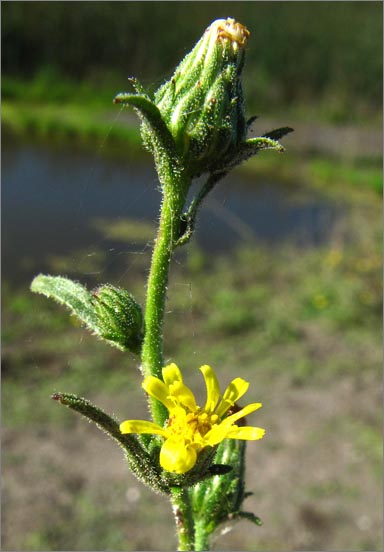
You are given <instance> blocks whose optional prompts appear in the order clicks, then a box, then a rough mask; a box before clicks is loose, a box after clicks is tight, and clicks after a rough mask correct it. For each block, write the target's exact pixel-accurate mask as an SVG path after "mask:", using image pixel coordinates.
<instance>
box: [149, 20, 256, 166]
mask: <svg viewBox="0 0 384 552" xmlns="http://www.w3.org/2000/svg"><path fill="white" fill-rule="evenodd" d="M249 34H250V33H249V31H248V30H247V29H246V28H245V27H244V26H243V25H241V24H240V23H237V22H236V21H235V20H234V19H230V18H229V19H217V20H216V21H214V22H213V23H212V24H211V25H210V26H209V27H208V28H207V30H206V31H205V33H204V35H203V36H202V38H201V39H200V40H199V42H198V43H197V44H196V46H195V47H194V48H193V50H192V51H191V52H190V53H189V54H188V55H187V56H186V57H185V58H184V59H183V61H182V62H181V63H180V65H179V66H178V67H177V69H176V71H175V73H174V75H173V76H172V78H171V79H170V80H169V81H168V82H166V83H165V84H164V85H163V86H161V87H160V88H159V90H157V92H156V93H155V102H154V103H155V104H156V105H157V107H158V109H159V111H160V113H161V115H162V118H163V120H164V121H165V123H166V125H167V127H168V129H169V130H170V132H171V134H172V136H173V138H174V140H175V142H176V146H177V149H178V151H179V154H180V155H181V156H182V157H183V159H184V160H185V162H186V164H187V165H188V166H189V167H190V168H191V173H192V176H198V175H199V174H202V173H204V172H214V171H215V170H216V169H217V167H221V166H222V165H223V162H224V164H225V162H226V161H227V160H228V161H231V159H232V158H233V157H234V156H235V155H236V154H237V151H238V148H239V146H240V144H241V143H242V142H243V140H244V139H245V136H246V130H247V125H246V120H245V115H244V106H243V91H242V85H241V81H240V77H241V71H242V69H243V65H244V47H245V44H246V41H247V39H248V37H249ZM143 130H144V139H145V141H146V144H147V146H148V147H150V144H149V143H148V139H149V136H146V132H145V129H143Z"/></svg>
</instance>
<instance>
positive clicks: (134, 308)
mask: <svg viewBox="0 0 384 552" xmlns="http://www.w3.org/2000/svg"><path fill="white" fill-rule="evenodd" d="M92 305H93V308H94V311H95V314H96V316H97V319H98V323H99V324H98V330H99V332H100V335H101V337H102V338H103V339H106V340H107V341H111V342H113V343H114V344H115V345H117V346H118V347H119V348H120V349H122V350H126V349H129V350H130V351H132V352H138V351H139V349H140V346H141V342H142V339H143V313H142V310H141V307H140V305H139V304H138V303H137V302H136V301H135V299H134V298H133V297H132V295H131V294H130V293H128V291H126V290H125V289H122V288H117V287H114V286H112V285H110V284H105V285H102V286H100V287H98V288H96V289H94V290H93V291H92Z"/></svg>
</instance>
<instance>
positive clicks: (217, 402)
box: [120, 364, 265, 473]
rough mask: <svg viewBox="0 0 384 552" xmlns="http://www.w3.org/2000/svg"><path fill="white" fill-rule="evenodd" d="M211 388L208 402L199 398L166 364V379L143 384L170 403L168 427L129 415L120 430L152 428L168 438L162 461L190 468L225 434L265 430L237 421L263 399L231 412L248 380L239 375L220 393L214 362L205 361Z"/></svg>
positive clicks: (253, 435) (255, 434)
mask: <svg viewBox="0 0 384 552" xmlns="http://www.w3.org/2000/svg"><path fill="white" fill-rule="evenodd" d="M200 371H201V372H202V374H203V376H204V380H205V385H206V388H207V401H206V403H205V406H204V408H202V407H200V406H198V405H197V404H196V400H195V397H194V394H193V392H192V391H191V390H190V389H189V387H187V386H186V385H185V384H184V383H183V378H182V375H181V372H180V370H179V368H178V367H177V366H176V364H169V365H168V366H166V367H165V368H163V371H162V373H163V379H164V381H161V380H160V379H158V378H155V377H154V376H148V377H147V378H145V380H144V382H143V388H144V390H145V391H146V392H147V393H148V394H149V395H151V396H152V397H154V398H155V399H157V400H158V401H160V402H161V403H163V404H164V406H166V408H167V409H168V411H169V418H168V421H167V423H166V425H165V427H161V426H159V425H158V424H155V423H153V422H147V421H145V420H126V421H125V422H123V423H122V424H120V431H121V433H151V434H154V435H161V436H162V437H164V439H165V441H164V443H163V446H162V447H161V452H160V464H161V466H162V467H163V468H164V469H165V470H167V471H169V472H175V473H185V472H187V471H189V470H190V469H192V468H193V466H194V465H195V464H196V460H197V455H198V453H199V452H200V451H201V450H202V449H203V448H204V447H207V446H211V447H213V446H215V445H217V444H219V443H220V442H221V441H222V440H223V439H247V440H257V439H261V438H262V437H263V436H264V433H265V430H264V429H261V428H259V427H248V426H241V427H239V426H237V425H236V424H235V422H236V421H237V420H239V419H240V418H243V417H244V416H247V415H248V414H250V413H251V412H254V411H255V410H257V409H258V408H260V407H261V403H253V404H249V405H248V406H246V407H245V408H242V409H241V410H239V411H237V412H235V413H232V414H230V415H227V416H226V414H228V411H229V409H231V408H232V407H233V406H234V405H235V402H236V401H237V400H238V399H240V397H242V396H243V395H244V393H246V391H247V390H248V387H249V383H248V382H247V381H245V380H243V379H242V378H235V379H234V380H233V381H232V382H231V383H230V384H229V385H228V387H227V389H226V390H225V392H224V395H223V396H222V397H221V396H220V388H219V383H218V381H217V377H216V374H215V372H214V371H213V370H212V368H211V367H210V366H207V365H205V366H201V368H200Z"/></svg>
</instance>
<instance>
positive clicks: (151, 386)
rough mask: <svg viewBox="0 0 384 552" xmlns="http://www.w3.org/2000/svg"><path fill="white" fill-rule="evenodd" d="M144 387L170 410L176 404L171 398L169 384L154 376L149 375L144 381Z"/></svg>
mask: <svg viewBox="0 0 384 552" xmlns="http://www.w3.org/2000/svg"><path fill="white" fill-rule="evenodd" d="M142 387H143V389H144V390H145V391H146V392H147V393H148V395H151V397H154V398H155V399H157V400H158V401H160V402H161V403H163V405H164V406H166V407H167V408H168V410H170V409H171V408H173V407H174V406H175V404H174V402H173V401H172V400H171V398H170V394H169V388H168V385H165V383H164V382H163V381H161V380H159V379H158V378H155V377H154V376H148V377H146V378H145V380H144V381H143V383H142Z"/></svg>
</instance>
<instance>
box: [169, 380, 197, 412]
mask: <svg viewBox="0 0 384 552" xmlns="http://www.w3.org/2000/svg"><path fill="white" fill-rule="evenodd" d="M169 391H170V393H171V396H172V397H174V398H175V401H177V402H178V403H180V404H181V405H182V406H186V407H187V408H189V410H191V411H192V412H195V411H196V410H197V405H196V399H195V395H194V394H193V392H192V391H191V390H190V389H189V387H188V386H187V385H184V383H181V382H179V381H178V382H176V383H173V384H172V385H170V386H169Z"/></svg>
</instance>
